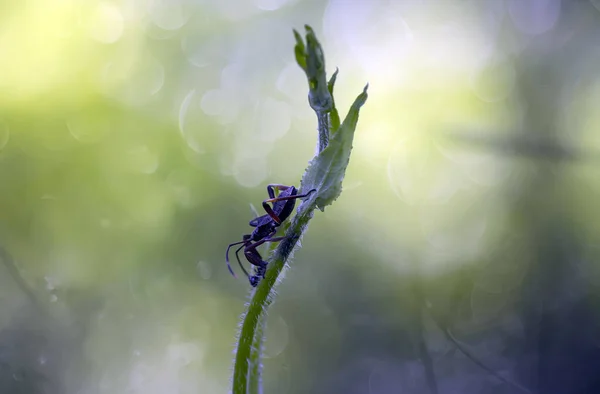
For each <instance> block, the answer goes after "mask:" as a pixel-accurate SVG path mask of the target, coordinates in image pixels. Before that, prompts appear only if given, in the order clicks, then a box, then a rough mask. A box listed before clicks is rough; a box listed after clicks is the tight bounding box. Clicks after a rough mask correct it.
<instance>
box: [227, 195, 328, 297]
mask: <svg viewBox="0 0 600 394" xmlns="http://www.w3.org/2000/svg"><path fill="white" fill-rule="evenodd" d="M275 190H279V195H278V196H277V197H275ZM315 191H317V189H312V190H310V191H309V192H308V193H305V194H298V189H296V188H295V187H294V186H286V185H279V184H271V185H268V186H267V193H269V199H267V200H264V201H263V203H262V206H263V208H264V210H265V211H266V212H267V213H266V214H265V215H262V216H259V217H257V218H254V219H252V220H251V221H250V223H249V224H250V226H252V227H254V230H253V231H252V233H251V234H245V235H243V236H242V240H241V241H239V242H234V243H232V244H229V246H227V250H226V251H225V261H226V262H227V268H229V272H231V274H232V275H233V276H234V277H235V273H234V272H233V270H232V269H231V265H230V264H229V250H230V249H231V247H232V246H235V245H240V244H241V246H240V247H239V248H237V250H236V251H235V258H236V259H237V261H238V264H239V266H240V268H241V269H242V271H244V274H246V276H247V277H248V280H249V281H250V285H251V286H252V287H256V286H257V285H258V283H259V282H260V280H261V278H264V277H265V273H266V272H267V264H268V263H267V262H266V261H264V260H263V259H262V256H261V255H260V253H259V252H258V250H257V249H256V248H258V247H259V246H260V245H262V244H264V243H265V242H279V241H282V240H283V239H285V237H274V235H275V234H276V233H277V227H279V226H281V223H283V222H284V221H285V220H286V219H287V218H288V217H289V216H290V215H291V214H292V211H293V210H294V206H295V205H296V199H298V198H305V197H308V196H309V195H310V194H311V193H313V192H315ZM269 203H271V204H273V206H272V207H271V206H270V205H269ZM242 248H243V249H244V256H245V257H246V260H248V262H249V263H250V264H252V265H253V266H255V267H256V268H255V270H254V275H250V274H248V271H246V269H245V268H244V266H243V265H242V262H241V261H240V257H239V255H238V253H239V252H240V250H242Z"/></svg>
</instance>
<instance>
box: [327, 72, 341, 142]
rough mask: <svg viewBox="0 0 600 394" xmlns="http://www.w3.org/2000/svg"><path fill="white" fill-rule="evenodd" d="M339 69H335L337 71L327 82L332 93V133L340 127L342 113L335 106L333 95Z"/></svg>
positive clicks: (330, 120)
mask: <svg viewBox="0 0 600 394" xmlns="http://www.w3.org/2000/svg"><path fill="white" fill-rule="evenodd" d="M338 71H339V69H337V68H336V69H335V72H334V73H333V75H332V76H331V78H330V79H329V82H327V90H329V94H330V95H331V111H330V112H329V122H330V125H329V128H330V131H331V134H333V133H335V132H336V131H337V130H338V129H339V128H340V115H339V114H338V110H337V108H336V107H335V98H334V97H333V86H334V85H335V80H336V79H337V75H338Z"/></svg>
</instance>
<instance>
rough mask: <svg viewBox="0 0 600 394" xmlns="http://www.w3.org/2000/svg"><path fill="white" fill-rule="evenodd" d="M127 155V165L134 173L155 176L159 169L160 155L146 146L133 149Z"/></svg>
mask: <svg viewBox="0 0 600 394" xmlns="http://www.w3.org/2000/svg"><path fill="white" fill-rule="evenodd" d="M127 153H128V155H127V164H128V166H129V168H130V169H131V170H132V171H134V172H141V173H142V174H153V173H155V172H156V170H157V169H158V164H159V160H158V155H157V154H156V153H154V152H152V151H151V150H150V149H149V148H148V147H147V146H146V145H142V146H137V147H134V148H131V149H129V151H128V152H127Z"/></svg>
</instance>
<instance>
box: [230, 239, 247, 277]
mask: <svg viewBox="0 0 600 394" xmlns="http://www.w3.org/2000/svg"><path fill="white" fill-rule="evenodd" d="M244 242H246V241H240V242H234V243H232V244H229V246H228V247H227V250H226V251H225V261H226V262H227V268H228V269H229V272H231V275H233V277H234V278H237V276H236V275H235V272H233V269H231V264H229V249H231V247H232V246H235V245H239V244H243V243H244ZM238 250H239V249H238ZM236 257H237V254H236ZM238 261H239V259H238ZM244 271H246V270H244ZM246 275H248V273H246Z"/></svg>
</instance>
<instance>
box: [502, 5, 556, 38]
mask: <svg viewBox="0 0 600 394" xmlns="http://www.w3.org/2000/svg"><path fill="white" fill-rule="evenodd" d="M560 7H561V4H560V0H508V12H509V13H510V17H511V19H512V21H513V23H514V24H515V26H516V27H517V29H519V30H521V31H522V32H523V33H526V34H529V35H537V34H542V33H545V32H547V31H548V30H550V29H552V28H553V27H554V25H555V24H556V22H557V21H558V17H559V16H560Z"/></svg>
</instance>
